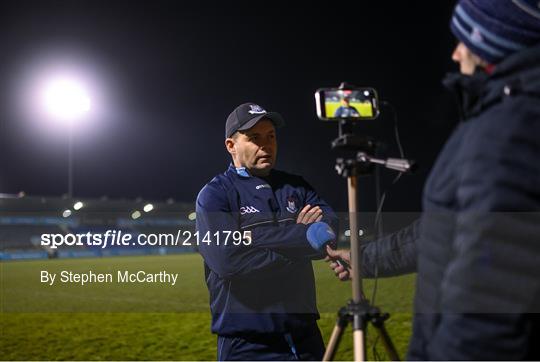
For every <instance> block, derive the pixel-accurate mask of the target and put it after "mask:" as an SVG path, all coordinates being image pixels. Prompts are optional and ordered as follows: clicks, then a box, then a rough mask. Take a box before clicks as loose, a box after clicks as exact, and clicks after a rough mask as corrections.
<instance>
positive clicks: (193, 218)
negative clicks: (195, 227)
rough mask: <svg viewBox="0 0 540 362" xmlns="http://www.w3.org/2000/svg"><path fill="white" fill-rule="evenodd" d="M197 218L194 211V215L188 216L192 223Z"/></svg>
mask: <svg viewBox="0 0 540 362" xmlns="http://www.w3.org/2000/svg"><path fill="white" fill-rule="evenodd" d="M196 218H197V214H196V213H195V211H193V212H192V213H190V214H189V215H188V219H189V220H191V221H193V220H195V219H196Z"/></svg>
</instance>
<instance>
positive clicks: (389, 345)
mask: <svg viewBox="0 0 540 362" xmlns="http://www.w3.org/2000/svg"><path fill="white" fill-rule="evenodd" d="M373 326H374V327H375V328H376V329H377V331H378V332H379V336H380V337H381V339H382V342H383V345H384V349H385V350H386V354H387V355H388V358H389V359H390V361H399V360H400V359H399V355H398V353H397V350H396V347H395V346H394V343H393V342H392V339H390V335H388V332H387V331H386V328H385V326H384V324H383V323H382V322H380V323H376V324H375V323H374V324H373Z"/></svg>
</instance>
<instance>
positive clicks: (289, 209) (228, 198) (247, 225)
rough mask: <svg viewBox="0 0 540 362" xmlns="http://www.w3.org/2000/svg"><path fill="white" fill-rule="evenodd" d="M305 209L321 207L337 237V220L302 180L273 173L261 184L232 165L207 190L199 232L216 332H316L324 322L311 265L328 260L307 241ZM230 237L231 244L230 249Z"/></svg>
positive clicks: (199, 203) (202, 194) (199, 200)
mask: <svg viewBox="0 0 540 362" xmlns="http://www.w3.org/2000/svg"><path fill="white" fill-rule="evenodd" d="M307 204H310V205H312V206H316V205H318V206H320V207H321V209H322V210H323V215H324V216H323V219H322V221H325V222H326V223H328V224H330V225H332V227H333V228H334V230H335V231H336V232H337V226H338V225H337V217H336V215H335V214H334V212H333V211H332V209H331V208H330V207H329V206H328V204H326V202H324V201H323V200H322V199H321V198H320V197H319V196H318V195H317V193H316V192H315V191H314V190H313V188H312V187H311V186H310V185H309V184H308V183H307V182H306V181H305V180H304V179H303V178H302V177H300V176H296V175H292V174H288V173H285V172H282V171H277V170H272V171H271V173H270V175H269V176H268V177H265V178H260V177H255V176H251V175H249V174H248V173H247V172H246V171H245V170H243V171H240V172H238V171H237V170H236V169H235V167H234V166H232V165H231V166H230V167H229V169H228V170H227V171H226V172H225V173H223V174H220V175H218V176H216V177H214V179H213V180H212V181H210V182H209V183H208V184H207V185H206V186H205V187H204V188H203V189H202V190H201V192H200V193H199V195H198V197H197V206H196V212H197V231H198V232H199V238H200V240H201V241H200V244H199V251H200V253H201V255H202V256H203V258H204V269H205V275H206V284H207V286H208V290H209V292H210V309H211V312H212V332H214V333H217V334H219V335H223V336H235V335H245V334H254V333H255V334H277V333H279V334H282V333H288V332H294V333H295V334H298V333H301V332H302V330H311V329H312V328H316V324H315V321H316V320H317V319H318V318H319V315H318V311H317V305H316V302H315V280H314V275H313V268H312V265H311V260H312V259H316V258H322V257H323V254H321V253H320V252H316V251H315V250H314V249H313V248H312V247H311V246H310V244H309V242H308V241H307V239H306V231H307V228H308V226H309V225H304V224H297V223H296V218H297V216H298V213H299V211H300V210H301V209H302V208H303V207H304V206H305V205H307ZM230 232H234V233H236V239H243V241H247V242H246V244H249V245H234V242H235V235H233V234H230ZM206 234H208V237H207V238H206V240H205V235H206ZM227 235H229V240H228V245H224V242H225V238H226V237H227ZM218 238H219V239H220V240H219V243H218ZM248 239H250V240H251V242H249V241H248Z"/></svg>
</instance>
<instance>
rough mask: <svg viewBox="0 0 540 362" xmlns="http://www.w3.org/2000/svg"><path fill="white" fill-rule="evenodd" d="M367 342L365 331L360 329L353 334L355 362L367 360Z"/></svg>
mask: <svg viewBox="0 0 540 362" xmlns="http://www.w3.org/2000/svg"><path fill="white" fill-rule="evenodd" d="M365 341H366V338H365V334H364V331H363V330H361V329H359V330H356V331H354V332H353V343H354V360H355V361H357V362H363V361H365V360H366V353H365V351H366V346H365Z"/></svg>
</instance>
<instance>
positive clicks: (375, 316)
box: [323, 124, 412, 361]
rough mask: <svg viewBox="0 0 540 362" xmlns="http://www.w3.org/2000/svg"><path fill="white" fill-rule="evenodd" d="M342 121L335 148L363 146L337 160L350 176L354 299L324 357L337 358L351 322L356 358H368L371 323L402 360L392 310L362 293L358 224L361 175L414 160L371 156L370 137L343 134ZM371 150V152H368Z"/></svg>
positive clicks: (340, 315) (392, 354) (407, 167)
mask: <svg viewBox="0 0 540 362" xmlns="http://www.w3.org/2000/svg"><path fill="white" fill-rule="evenodd" d="M342 125H344V124H340V137H339V138H338V139H336V140H335V141H334V142H333V143H332V146H333V148H338V147H339V148H348V149H355V150H358V149H361V150H362V151H360V152H357V154H356V158H353V159H342V158H339V159H337V162H336V170H337V172H338V174H340V175H341V176H343V177H346V178H347V189H348V190H347V191H348V202H349V224H350V225H349V226H350V236H351V263H352V266H353V267H352V275H351V276H352V300H350V301H349V302H348V304H347V305H346V306H344V307H342V308H340V310H339V312H338V319H337V321H336V325H335V327H334V330H333V331H332V335H331V336H330V340H329V341H328V346H327V348H326V352H325V354H324V357H323V361H331V360H333V358H334V356H335V353H336V351H337V348H338V345H339V343H340V341H341V337H342V336H343V333H344V331H345V328H346V327H347V325H348V324H349V323H352V328H353V345H354V360H355V361H365V360H366V328H367V326H368V323H371V324H372V325H373V326H374V327H375V329H376V330H377V332H378V333H379V336H380V338H381V340H382V342H383V345H384V348H385V349H386V352H387V354H388V357H389V358H390V359H391V360H393V361H399V356H398V353H397V351H396V348H395V347H394V344H393V343H392V340H391V339H390V336H389V334H388V332H387V331H386V328H385V325H384V322H385V321H386V320H387V319H388V318H389V314H388V313H384V314H381V312H380V310H379V309H378V308H377V307H374V306H372V305H370V303H369V301H368V300H366V299H365V298H364V296H363V293H362V279H361V276H360V270H361V264H360V263H361V259H362V258H361V250H360V245H359V240H358V224H357V218H356V213H357V210H358V208H357V191H358V185H357V177H358V175H360V174H368V173H369V172H371V170H372V168H373V165H374V164H379V165H382V166H384V167H387V168H390V169H393V170H397V171H400V172H406V171H409V170H410V169H411V166H412V163H410V162H409V161H407V160H404V159H391V158H389V159H386V160H383V159H377V158H374V157H371V156H369V155H368V153H367V152H369V151H373V150H374V148H375V145H374V143H373V142H372V141H370V140H368V139H366V138H360V137H358V136H355V135H352V134H342V128H341V126H342ZM364 151H367V152H364Z"/></svg>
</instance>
